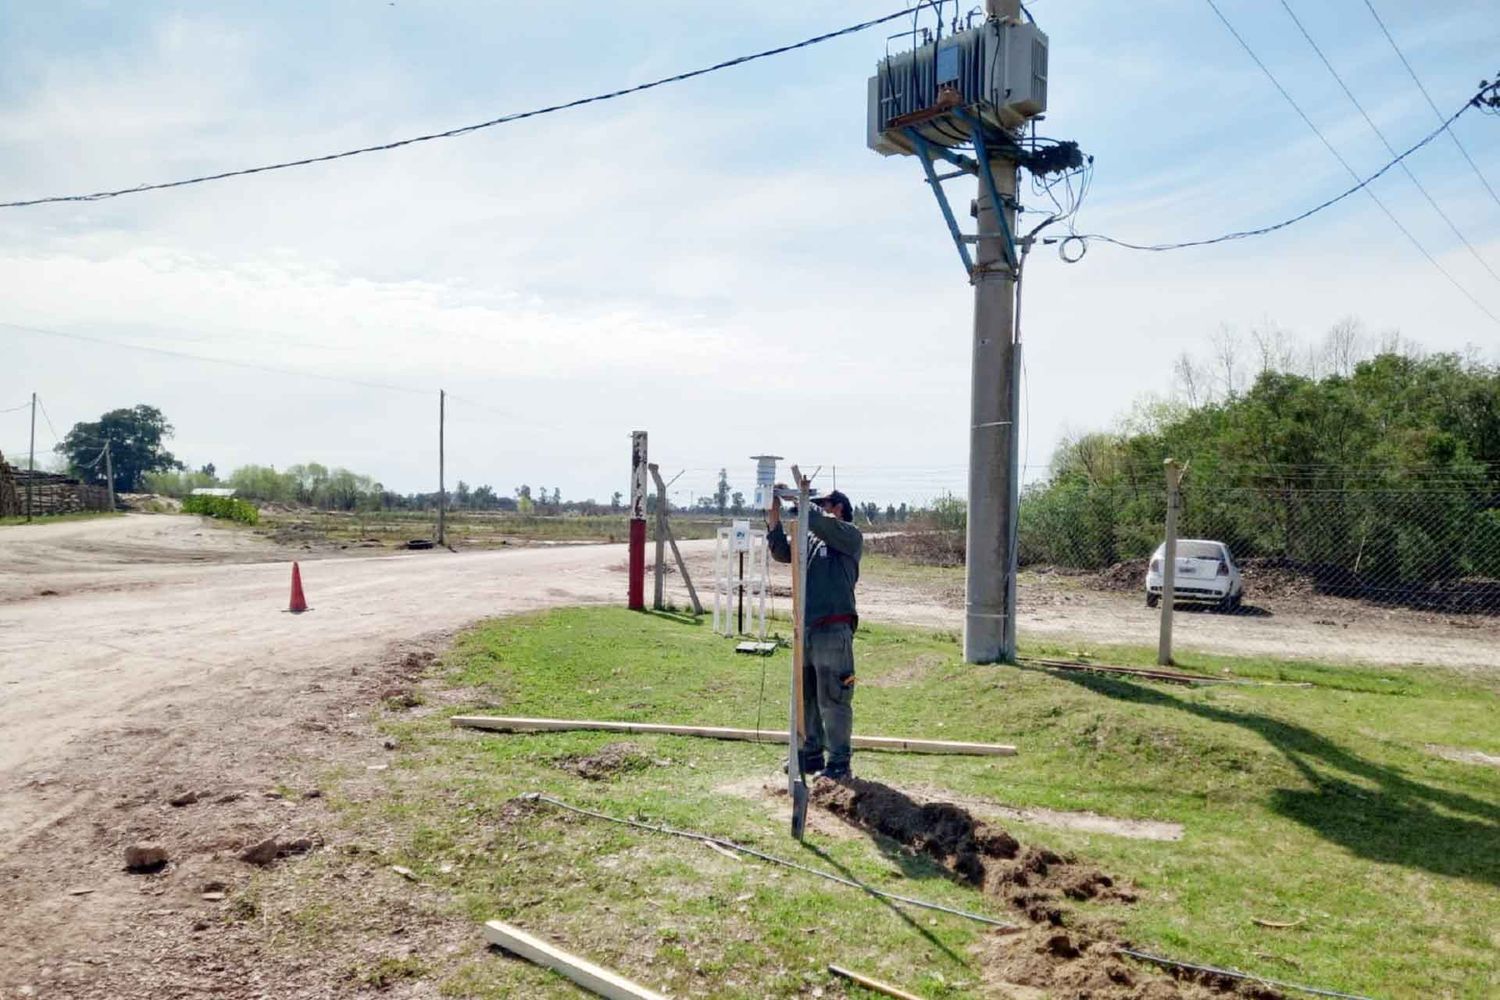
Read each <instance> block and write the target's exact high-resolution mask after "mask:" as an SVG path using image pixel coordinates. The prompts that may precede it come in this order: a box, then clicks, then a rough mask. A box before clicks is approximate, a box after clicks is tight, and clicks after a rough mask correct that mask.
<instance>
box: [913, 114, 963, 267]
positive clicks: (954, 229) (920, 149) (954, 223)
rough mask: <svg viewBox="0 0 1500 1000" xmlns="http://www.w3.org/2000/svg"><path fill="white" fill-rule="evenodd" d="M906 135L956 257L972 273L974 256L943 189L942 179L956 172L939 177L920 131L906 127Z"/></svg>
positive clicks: (930, 147)
mask: <svg viewBox="0 0 1500 1000" xmlns="http://www.w3.org/2000/svg"><path fill="white" fill-rule="evenodd" d="M906 135H907V137H908V138H910V139H911V141H912V145H914V146H916V147H917V159H919V160H921V161H922V169H923V170H925V171H926V172H927V183H928V185H929V186H930V187H931V188H932V193H933V195H934V196H935V197H936V198H937V203H938V210H939V211H941V212H942V213H943V221H944V222H946V223H948V232H950V233H952V234H953V243H954V245H955V246H957V247H958V257H959V259H960V260H962V261H963V262H964V271H965V272H966V273H968V274H973V273H974V258H973V256H972V255H971V254H970V253H969V248H968V245H967V244H968V238H967V237H965V236H964V234H963V231H962V230H960V229H959V228H958V219H957V218H955V217H954V215H953V206H952V205H950V204H948V193H947V192H946V191H944V190H943V181H944V180H947V179H949V178H952V177H956V176H958V174H956V173H954V174H948V175H946V176H945V177H939V176H938V174H937V171H936V170H934V169H933V166H932V158H933V155H934V154H933V152H932V150H933V147H932V145H931V144H930V143H929V142H928V141H927V140H926V139H924V138H922V133H920V132H918V131H917V130H916V129H914V128H908V129H907V130H906Z"/></svg>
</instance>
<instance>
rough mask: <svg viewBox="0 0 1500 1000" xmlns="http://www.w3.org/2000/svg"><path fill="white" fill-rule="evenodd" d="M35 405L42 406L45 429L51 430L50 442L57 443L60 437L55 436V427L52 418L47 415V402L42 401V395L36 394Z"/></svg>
mask: <svg viewBox="0 0 1500 1000" xmlns="http://www.w3.org/2000/svg"><path fill="white" fill-rule="evenodd" d="M36 405H38V406H40V407H41V408H42V419H43V420H45V421H47V429H48V430H49V431H51V432H52V443H53V444H57V443H58V441H60V440H61V438H59V437H58V436H57V428H56V427H53V426H52V418H51V417H50V416H48V415H47V404H46V403H44V402H42V397H40V396H38V397H37V398H36Z"/></svg>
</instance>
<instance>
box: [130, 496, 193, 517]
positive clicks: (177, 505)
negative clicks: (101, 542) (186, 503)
mask: <svg viewBox="0 0 1500 1000" xmlns="http://www.w3.org/2000/svg"><path fill="white" fill-rule="evenodd" d="M115 499H116V500H118V501H119V502H120V505H121V506H122V507H124V508H125V509H126V510H132V511H136V512H137V513H141V514H179V513H181V512H182V501H181V500H179V499H177V498H176V497H169V496H166V495H165V494H161V493H121V494H119V495H118V496H117V497H116V498H115Z"/></svg>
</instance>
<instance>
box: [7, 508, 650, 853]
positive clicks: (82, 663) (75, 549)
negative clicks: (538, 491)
mask: <svg viewBox="0 0 1500 1000" xmlns="http://www.w3.org/2000/svg"><path fill="white" fill-rule="evenodd" d="M624 555H625V553H624V548H623V546H587V547H565V546H548V547H538V548H527V549H517V550H514V551H497V552H482V553H466V554H464V555H461V556H459V555H454V554H452V553H448V552H445V551H441V550H439V551H434V552H424V553H411V554H408V555H397V556H379V557H374V558H328V559H320V560H317V561H314V562H307V563H304V565H303V567H302V568H303V581H304V583H305V586H306V590H307V596H308V601H309V603H310V604H311V606H312V608H313V610H312V611H311V612H309V613H307V614H303V615H291V614H287V613H285V611H283V610H282V609H284V608H285V607H286V605H287V595H288V589H289V579H290V559H289V557H288V555H287V554H286V552H285V551H284V550H281V549H278V548H276V547H274V546H272V545H271V544H269V543H266V542H264V541H262V540H260V539H257V538H255V537H254V536H253V535H251V534H250V533H248V532H241V531H234V530H226V529H218V528H215V527H212V526H208V525H205V524H204V523H202V522H200V521H199V519H197V518H194V517H178V516H166V515H158V516H148V515H132V516H127V517H123V518H112V519H103V520H94V521H76V522H69V523H63V524H55V525H41V526H34V527H30V528H26V529H24V530H22V529H9V530H5V531H3V532H0V567H3V568H0V857H3V856H4V855H5V854H6V853H8V852H9V851H10V850H11V848H12V847H13V846H14V845H16V844H19V843H20V842H21V841H23V840H25V839H26V837H27V836H28V835H29V834H31V833H32V832H34V831H36V830H38V829H40V828H41V827H43V826H45V825H46V824H47V823H49V822H52V821H54V820H56V819H57V818H59V816H60V815H63V814H65V813H66V812H67V811H69V810H70V809H71V808H74V807H76V805H77V803H71V802H67V801H64V802H62V803H53V805H52V806H50V807H43V806H41V805H39V803H38V800H37V797H36V796H34V795H30V794H27V793H26V785H27V784H28V782H35V781H36V780H38V779H39V778H45V776H46V773H47V771H48V769H49V768H50V767H52V765H53V763H54V761H55V759H56V758H57V757H58V756H59V755H61V754H63V753H64V751H65V750H66V749H67V748H68V746H69V744H75V746H74V747H73V749H74V750H79V751H85V752H86V751H87V740H88V738H89V737H90V736H91V734H94V733H96V732H98V731H100V730H102V729H106V728H108V729H121V728H127V729H128V728H130V727H153V728H154V727H156V726H159V725H160V724H161V722H162V720H163V713H164V712H167V711H170V712H172V713H174V714H181V713H189V714H192V715H194V716H195V717H196V718H195V721H196V722H197V723H199V724H200V725H208V726H211V725H212V724H213V721H214V716H215V713H217V712H223V711H225V710H226V709H225V707H224V706H226V705H228V704H230V703H239V702H241V701H242V700H243V699H242V697H241V696H243V695H251V696H254V695H255V694H257V693H262V692H264V693H268V694H276V695H278V696H279V695H281V694H283V693H284V692H286V691H288V690H294V689H296V688H298V687H300V686H304V685H306V684H308V683H311V682H314V681H316V680H317V679H318V678H319V677H321V676H323V675H325V674H326V673H328V672H330V671H332V670H340V671H343V672H347V671H348V670H349V669H350V666H351V665H354V664H359V663H360V662H362V661H367V660H369V659H371V658H373V657H376V656H378V655H379V654H380V653H381V652H382V651H383V650H385V649H386V648H387V647H388V646H389V645H390V644H391V643H392V642H393V641H396V640H401V639H405V638H412V637H420V636H425V635H430V634H432V633H434V632H441V631H445V630H451V629H454V628H457V627H459V626H462V625H466V624H468V623H470V622H472V621H475V620H477V619H480V618H483V617H485V616H488V615H495V614H505V613H513V612H518V611H527V610H531V609H536V608H543V607H549V606H555V605H560V604H579V603H591V602H599V601H607V600H621V599H622V598H623V593H624V589H625V577H624V576H623V575H621V574H619V573H617V572H613V571H612V570H611V569H610V568H609V567H611V566H612V565H613V564H615V563H618V562H620V561H621V560H623V559H624Z"/></svg>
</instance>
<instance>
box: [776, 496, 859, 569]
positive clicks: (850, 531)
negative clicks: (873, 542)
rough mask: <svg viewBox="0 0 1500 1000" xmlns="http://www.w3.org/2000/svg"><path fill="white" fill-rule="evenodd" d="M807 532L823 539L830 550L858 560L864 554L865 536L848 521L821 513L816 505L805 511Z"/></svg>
mask: <svg viewBox="0 0 1500 1000" xmlns="http://www.w3.org/2000/svg"><path fill="white" fill-rule="evenodd" d="M807 530H808V531H810V532H812V533H813V534H814V535H817V536H818V537H819V538H821V539H823V541H824V542H826V543H827V544H828V547H829V548H830V549H834V550H835V551H838V552H842V553H844V555H846V556H850V557H852V558H854V559H858V558H859V557H860V554H861V553H863V552H864V548H865V536H864V535H863V534H862V533H861V532H860V530H859V529H858V528H856V527H855V526H854V525H853V524H852V523H851V522H849V521H843V520H840V519H839V518H836V517H832V516H830V515H828V514H825V513H823V512H822V511H821V510H819V509H818V508H817V506H816V505H815V506H812V507H809V508H808V510H807ZM783 561H784V560H783Z"/></svg>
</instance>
